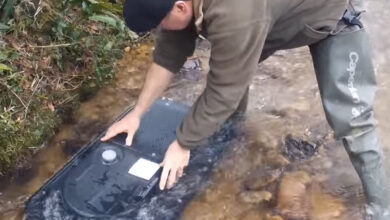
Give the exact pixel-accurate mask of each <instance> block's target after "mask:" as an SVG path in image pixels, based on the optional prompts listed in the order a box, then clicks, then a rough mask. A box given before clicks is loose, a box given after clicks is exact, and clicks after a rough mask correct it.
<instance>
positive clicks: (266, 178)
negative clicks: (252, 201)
mask: <svg viewBox="0 0 390 220" xmlns="http://www.w3.org/2000/svg"><path fill="white" fill-rule="evenodd" d="M282 172H283V170H282V169H281V168H279V169H272V168H265V169H262V170H260V171H259V172H255V173H252V174H251V175H250V176H249V177H248V178H247V179H246V180H245V181H244V184H243V185H244V188H245V189H246V190H263V189H264V188H265V187H267V186H268V185H270V184H274V183H275V184H276V180H278V179H279V177H280V176H281V174H282Z"/></svg>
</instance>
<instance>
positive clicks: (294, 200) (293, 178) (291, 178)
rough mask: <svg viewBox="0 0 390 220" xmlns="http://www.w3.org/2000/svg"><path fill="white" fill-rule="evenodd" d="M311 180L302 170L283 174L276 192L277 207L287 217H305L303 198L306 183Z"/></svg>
mask: <svg viewBox="0 0 390 220" xmlns="http://www.w3.org/2000/svg"><path fill="white" fill-rule="evenodd" d="M310 181H311V178H310V176H309V174H307V173H306V172H303V171H298V172H294V173H288V174H286V175H284V176H283V178H282V181H281V183H280V187H279V192H278V204H277V209H278V210H279V211H280V213H281V214H282V215H283V216H286V217H287V218H288V219H300V220H301V219H307V216H308V214H307V213H308V210H307V204H306V200H305V195H306V185H307V184H308V183H309V182H310Z"/></svg>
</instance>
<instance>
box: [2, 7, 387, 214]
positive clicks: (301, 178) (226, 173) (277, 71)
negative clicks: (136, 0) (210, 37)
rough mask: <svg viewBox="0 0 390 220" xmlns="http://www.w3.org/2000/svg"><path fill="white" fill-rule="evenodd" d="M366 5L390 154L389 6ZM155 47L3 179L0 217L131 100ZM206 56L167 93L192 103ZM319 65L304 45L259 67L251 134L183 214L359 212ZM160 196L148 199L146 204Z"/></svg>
mask: <svg viewBox="0 0 390 220" xmlns="http://www.w3.org/2000/svg"><path fill="white" fill-rule="evenodd" d="M367 4H368V12H367V16H368V18H367V24H368V31H369V33H370V36H371V39H372V45H373V49H374V51H373V55H374V56H373V57H374V63H375V68H376V71H377V77H378V84H379V89H378V93H377V101H376V106H375V107H376V115H377V119H378V121H379V128H380V130H379V132H380V135H381V140H382V144H383V146H384V151H385V154H386V155H387V158H389V157H390V148H389V147H390V138H389V137H387V136H386V134H388V133H390V118H389V117H388V103H387V102H386V101H387V100H390V90H389V85H390V84H389V83H390V75H389V73H390V72H389V69H390V63H389V61H388V60H387V57H389V56H390V54H389V52H390V41H389V40H388V37H387V36H388V35H389V34H390V32H389V30H387V28H385V27H386V25H387V24H386V21H388V20H390V5H389V3H388V2H387V1H385V0H373V1H370V2H368V3H367ZM150 51H151V46H150V45H142V46H141V47H140V48H138V49H136V50H130V51H129V52H128V53H126V54H125V57H124V58H123V59H122V60H121V61H120V62H119V64H118V67H119V69H120V71H119V74H118V75H117V80H116V82H115V84H114V85H112V86H109V87H107V88H104V89H102V90H100V91H99V92H98V94H97V95H96V96H95V97H94V98H92V99H90V100H88V101H87V102H84V103H83V104H82V105H81V107H80V109H79V110H78V111H77V112H76V113H75V114H74V116H73V119H72V120H71V121H72V122H73V123H72V124H65V125H63V126H62V127H61V128H60V130H59V132H58V133H57V134H56V136H55V137H53V138H52V140H51V141H50V143H49V144H48V146H47V147H45V149H43V150H42V151H40V152H39V153H38V154H37V155H36V156H35V157H34V160H33V162H32V164H31V166H29V167H27V168H24V169H22V170H20V171H18V172H19V175H18V177H17V178H15V179H14V180H12V181H10V182H7V183H8V185H7V186H6V187H4V188H2V189H1V191H0V192H1V193H0V213H1V214H0V219H4V220H5V219H6V220H12V219H21V218H22V216H23V203H24V201H25V200H26V199H27V198H28V197H29V196H30V195H31V194H32V193H34V192H35V191H36V190H37V189H39V187H40V186H41V185H42V184H43V183H44V181H45V180H47V179H48V178H50V177H51V176H52V175H53V174H54V173H55V172H56V171H58V170H59V169H60V168H61V167H62V166H63V164H65V163H66V162H67V161H68V160H69V159H70V157H71V155H73V154H74V153H75V152H77V151H78V150H79V148H80V147H81V146H83V145H84V144H85V143H87V142H88V141H89V140H91V139H92V138H93V137H95V136H96V135H97V134H98V133H99V132H100V131H102V130H103V129H104V128H106V126H107V125H108V123H109V122H110V121H112V120H113V119H114V118H115V116H117V115H119V113H120V112H122V111H123V110H124V109H125V108H126V107H128V106H129V105H133V104H134V103H135V99H136V97H137V94H138V93H139V91H140V88H141V87H142V82H143V79H144V73H145V70H146V68H147V66H148V64H149V63H150ZM208 57H209V46H207V45H203V44H200V45H199V47H198V49H197V51H196V55H195V56H194V57H192V58H191V59H190V60H192V61H190V62H189V63H187V64H186V65H187V69H191V71H184V72H183V74H181V75H178V76H177V79H176V80H175V82H174V83H173V85H172V86H171V88H170V89H169V90H168V91H167V92H166V94H165V96H166V97H167V98H170V99H173V100H175V101H178V102H182V103H185V104H191V103H193V102H194V101H195V100H196V97H197V96H198V95H199V94H200V93H201V91H202V89H203V88H204V85H205V79H206V72H207V69H208V66H207V63H208ZM199 70H201V71H199ZM313 71H314V70H313V67H312V63H311V58H310V54H309V53H308V50H307V49H306V48H299V49H295V50H290V51H280V52H277V53H276V54H275V55H274V56H272V57H271V58H269V59H268V60H267V61H265V62H264V63H263V64H261V65H260V66H259V69H258V72H257V74H256V76H255V77H254V80H253V83H252V85H251V87H250V93H251V96H250V102H249V111H248V114H247V116H246V119H245V121H244V122H243V123H244V126H243V129H244V131H246V133H247V138H246V139H245V141H241V142H237V143H235V144H234V145H233V146H231V152H230V153H229V154H228V155H226V156H225V157H224V158H223V160H222V161H221V163H220V164H219V165H218V167H217V168H216V170H215V171H214V175H213V176H212V178H211V181H210V184H209V186H208V187H206V188H205V189H204V190H203V191H202V192H201V193H200V194H199V195H198V196H197V197H196V198H195V199H194V200H193V201H192V202H191V203H190V204H189V205H188V206H187V208H186V209H185V211H184V213H183V216H182V219H189V220H197V219H198V220H201V219H202V220H209V219H210V220H215V219H221V220H222V219H224V220H241V219H242V220H251V219H256V220H257V219H260V220H281V219H310V220H329V219H332V220H361V219H362V217H361V211H360V210H361V206H362V204H363V202H364V198H363V195H362V189H361V186H360V183H359V180H358V177H357V175H356V173H355V171H354V170H353V168H352V166H351V164H350V162H349V159H348V156H347V154H346V153H345V151H344V149H343V147H342V144H341V143H340V142H335V141H334V140H333V137H332V132H331V130H330V129H329V127H328V126H327V123H326V120H325V117H324V113H323V109H322V106H321V101H320V96H319V93H318V88H317V85H316V80H315V76H314V74H313V73H314V72H313ZM388 164H389V163H388ZM53 198H55V196H54V197H53ZM160 205H161V204H160V203H158V202H157V203H153V202H152V203H151V204H150V206H148V207H145V210H146V209H148V210H149V211H150V209H153V208H154V209H158V208H159V207H160ZM147 212H148V211H145V213H147Z"/></svg>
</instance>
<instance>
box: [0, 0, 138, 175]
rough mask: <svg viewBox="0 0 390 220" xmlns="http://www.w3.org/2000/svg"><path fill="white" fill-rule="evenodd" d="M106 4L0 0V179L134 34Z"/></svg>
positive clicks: (99, 78)
mask: <svg viewBox="0 0 390 220" xmlns="http://www.w3.org/2000/svg"><path fill="white" fill-rule="evenodd" d="M121 8H122V6H121V4H112V3H110V2H108V1H106V0H101V1H98V2H95V1H92V0H91V1H86V0H71V1H65V2H58V1H48V0H41V1H30V0H20V1H18V2H17V3H16V1H15V0H0V13H1V14H2V16H0V176H1V175H4V174H6V173H7V172H8V171H9V170H10V169H11V168H13V167H15V166H16V165H18V164H20V163H23V162H24V161H25V159H24V158H26V157H28V156H29V155H31V153H32V152H34V151H35V150H37V149H39V146H41V145H42V144H43V143H44V141H46V140H47V139H48V138H49V137H50V136H51V135H52V134H53V133H54V131H55V129H56V127H58V125H59V124H60V123H61V121H63V120H64V119H66V117H67V116H69V114H70V113H71V112H72V110H73V109H74V108H75V107H77V105H78V103H79V102H80V100H81V99H85V98H86V97H90V96H91V95H93V94H94V92H96V90H97V89H98V88H99V87H101V86H103V85H105V84H107V83H109V82H110V81H111V80H112V79H113V78H114V76H115V70H116V69H115V62H116V61H117V60H118V59H119V58H120V57H121V56H122V53H123V48H124V47H125V46H128V45H130V44H134V43H135V41H136V40H137V36H136V35H135V34H134V33H132V32H130V31H129V30H128V29H127V28H125V24H124V22H123V20H122V19H121V15H120V13H121V11H122V9H121Z"/></svg>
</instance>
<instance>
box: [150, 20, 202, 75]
mask: <svg viewBox="0 0 390 220" xmlns="http://www.w3.org/2000/svg"><path fill="white" fill-rule="evenodd" d="M196 38H197V34H196V32H195V30H194V29H193V28H192V27H191V28H187V29H184V30H180V31H168V30H159V31H158V33H157V38H156V44H155V49H154V51H153V60H154V62H155V63H157V64H158V65H160V66H162V67H164V68H165V69H167V70H169V71H170V72H172V73H177V72H179V70H180V68H181V67H182V66H183V64H184V62H185V61H186V60H187V57H189V56H191V55H192V54H193V53H194V49H195V40H196Z"/></svg>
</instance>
